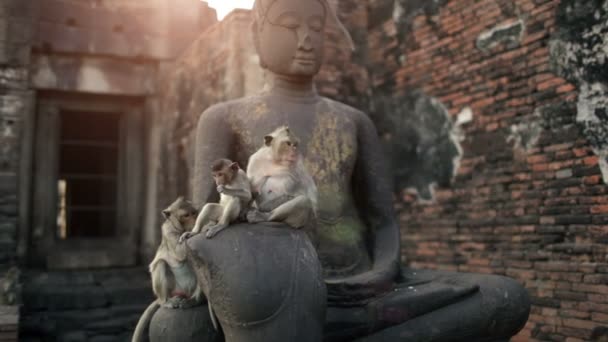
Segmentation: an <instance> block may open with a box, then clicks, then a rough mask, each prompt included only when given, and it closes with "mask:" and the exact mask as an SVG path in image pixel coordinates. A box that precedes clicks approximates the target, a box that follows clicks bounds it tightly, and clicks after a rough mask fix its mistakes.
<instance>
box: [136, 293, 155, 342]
mask: <svg viewBox="0 0 608 342" xmlns="http://www.w3.org/2000/svg"><path fill="white" fill-rule="evenodd" d="M159 307H160V304H159V303H158V300H155V301H153V302H152V303H151V304H150V305H148V308H147V309H146V311H144V313H143V314H142V315H141V317H140V318H139V322H137V326H136V327H135V331H134V332H133V338H131V342H148V341H149V340H150V337H149V335H148V334H149V331H150V321H151V320H152V317H153V316H154V314H155V313H156V311H157V310H158V308H159Z"/></svg>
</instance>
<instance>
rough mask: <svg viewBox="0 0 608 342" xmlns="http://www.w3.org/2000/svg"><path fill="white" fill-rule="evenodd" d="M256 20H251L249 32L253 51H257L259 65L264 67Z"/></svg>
mask: <svg viewBox="0 0 608 342" xmlns="http://www.w3.org/2000/svg"><path fill="white" fill-rule="evenodd" d="M258 25H259V24H258V21H257V20H256V19H254V20H253V21H252V22H251V32H252V35H253V47H254V48H255V51H256V52H257V53H258V57H259V59H260V67H261V68H262V69H266V63H264V59H263V57H262V54H261V51H260V32H258V27H259V26H258Z"/></svg>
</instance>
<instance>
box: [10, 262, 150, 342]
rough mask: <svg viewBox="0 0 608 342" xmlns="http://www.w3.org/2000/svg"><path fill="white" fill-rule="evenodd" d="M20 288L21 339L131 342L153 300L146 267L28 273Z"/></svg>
mask: <svg viewBox="0 0 608 342" xmlns="http://www.w3.org/2000/svg"><path fill="white" fill-rule="evenodd" d="M23 284H24V289H23V303H24V307H23V310H22V314H21V321H20V327H19V329H20V341H49V340H51V341H69V342H80V341H94V342H104V341H129V340H130V338H131V334H132V332H133V329H134V328H135V325H136V324H137V320H138V319H139V316H140V315H141V313H143V311H144V310H145V308H146V307H147V306H148V304H149V303H150V302H151V301H152V300H153V294H152V290H151V288H150V277H149V274H148V273H147V272H146V270H145V269H144V268H128V269H113V270H99V271H70V272H26V275H25V279H24V282H23ZM0 341H3V340H2V339H0Z"/></svg>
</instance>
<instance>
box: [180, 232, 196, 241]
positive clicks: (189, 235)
mask: <svg viewBox="0 0 608 342" xmlns="http://www.w3.org/2000/svg"><path fill="white" fill-rule="evenodd" d="M194 235H196V233H193V232H185V233H183V234H182V236H180V237H179V243H184V241H186V240H188V239H189V238H191V237H193V236H194Z"/></svg>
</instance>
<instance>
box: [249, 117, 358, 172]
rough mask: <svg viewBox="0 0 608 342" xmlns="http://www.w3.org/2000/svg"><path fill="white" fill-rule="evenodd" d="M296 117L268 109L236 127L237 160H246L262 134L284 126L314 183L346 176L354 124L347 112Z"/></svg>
mask: <svg viewBox="0 0 608 342" xmlns="http://www.w3.org/2000/svg"><path fill="white" fill-rule="evenodd" d="M297 114H298V115H300V116H299V117H294V116H295V114H294V115H289V114H285V113H273V112H269V113H267V114H265V115H260V116H259V117H257V118H256V119H255V120H247V121H244V120H243V121H242V122H241V123H240V125H239V126H240V127H239V128H238V130H239V134H238V140H239V141H238V142H239V144H238V145H239V146H240V148H239V149H238V150H239V151H238V153H239V160H242V161H247V160H248V158H249V156H251V155H252V154H253V153H255V151H257V150H258V149H259V148H260V147H261V146H263V143H264V136H266V135H267V134H269V133H270V132H272V131H273V130H275V129H276V128H277V127H279V126H282V125H288V126H289V128H290V129H291V131H292V132H293V133H294V134H295V135H296V136H297V137H298V139H299V140H300V144H299V150H300V153H302V156H303V159H304V164H305V166H306V168H307V169H308V171H309V172H310V174H311V176H312V177H313V178H314V180H315V181H316V182H317V183H323V182H336V181H340V180H343V179H344V180H345V179H350V177H351V175H352V170H353V168H354V165H355V162H356V159H357V150H358V146H357V127H356V125H355V123H354V122H353V121H352V120H350V119H349V118H348V117H347V115H345V114H343V113H335V112H332V111H330V110H321V111H316V112H313V113H308V114H302V113H297Z"/></svg>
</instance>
